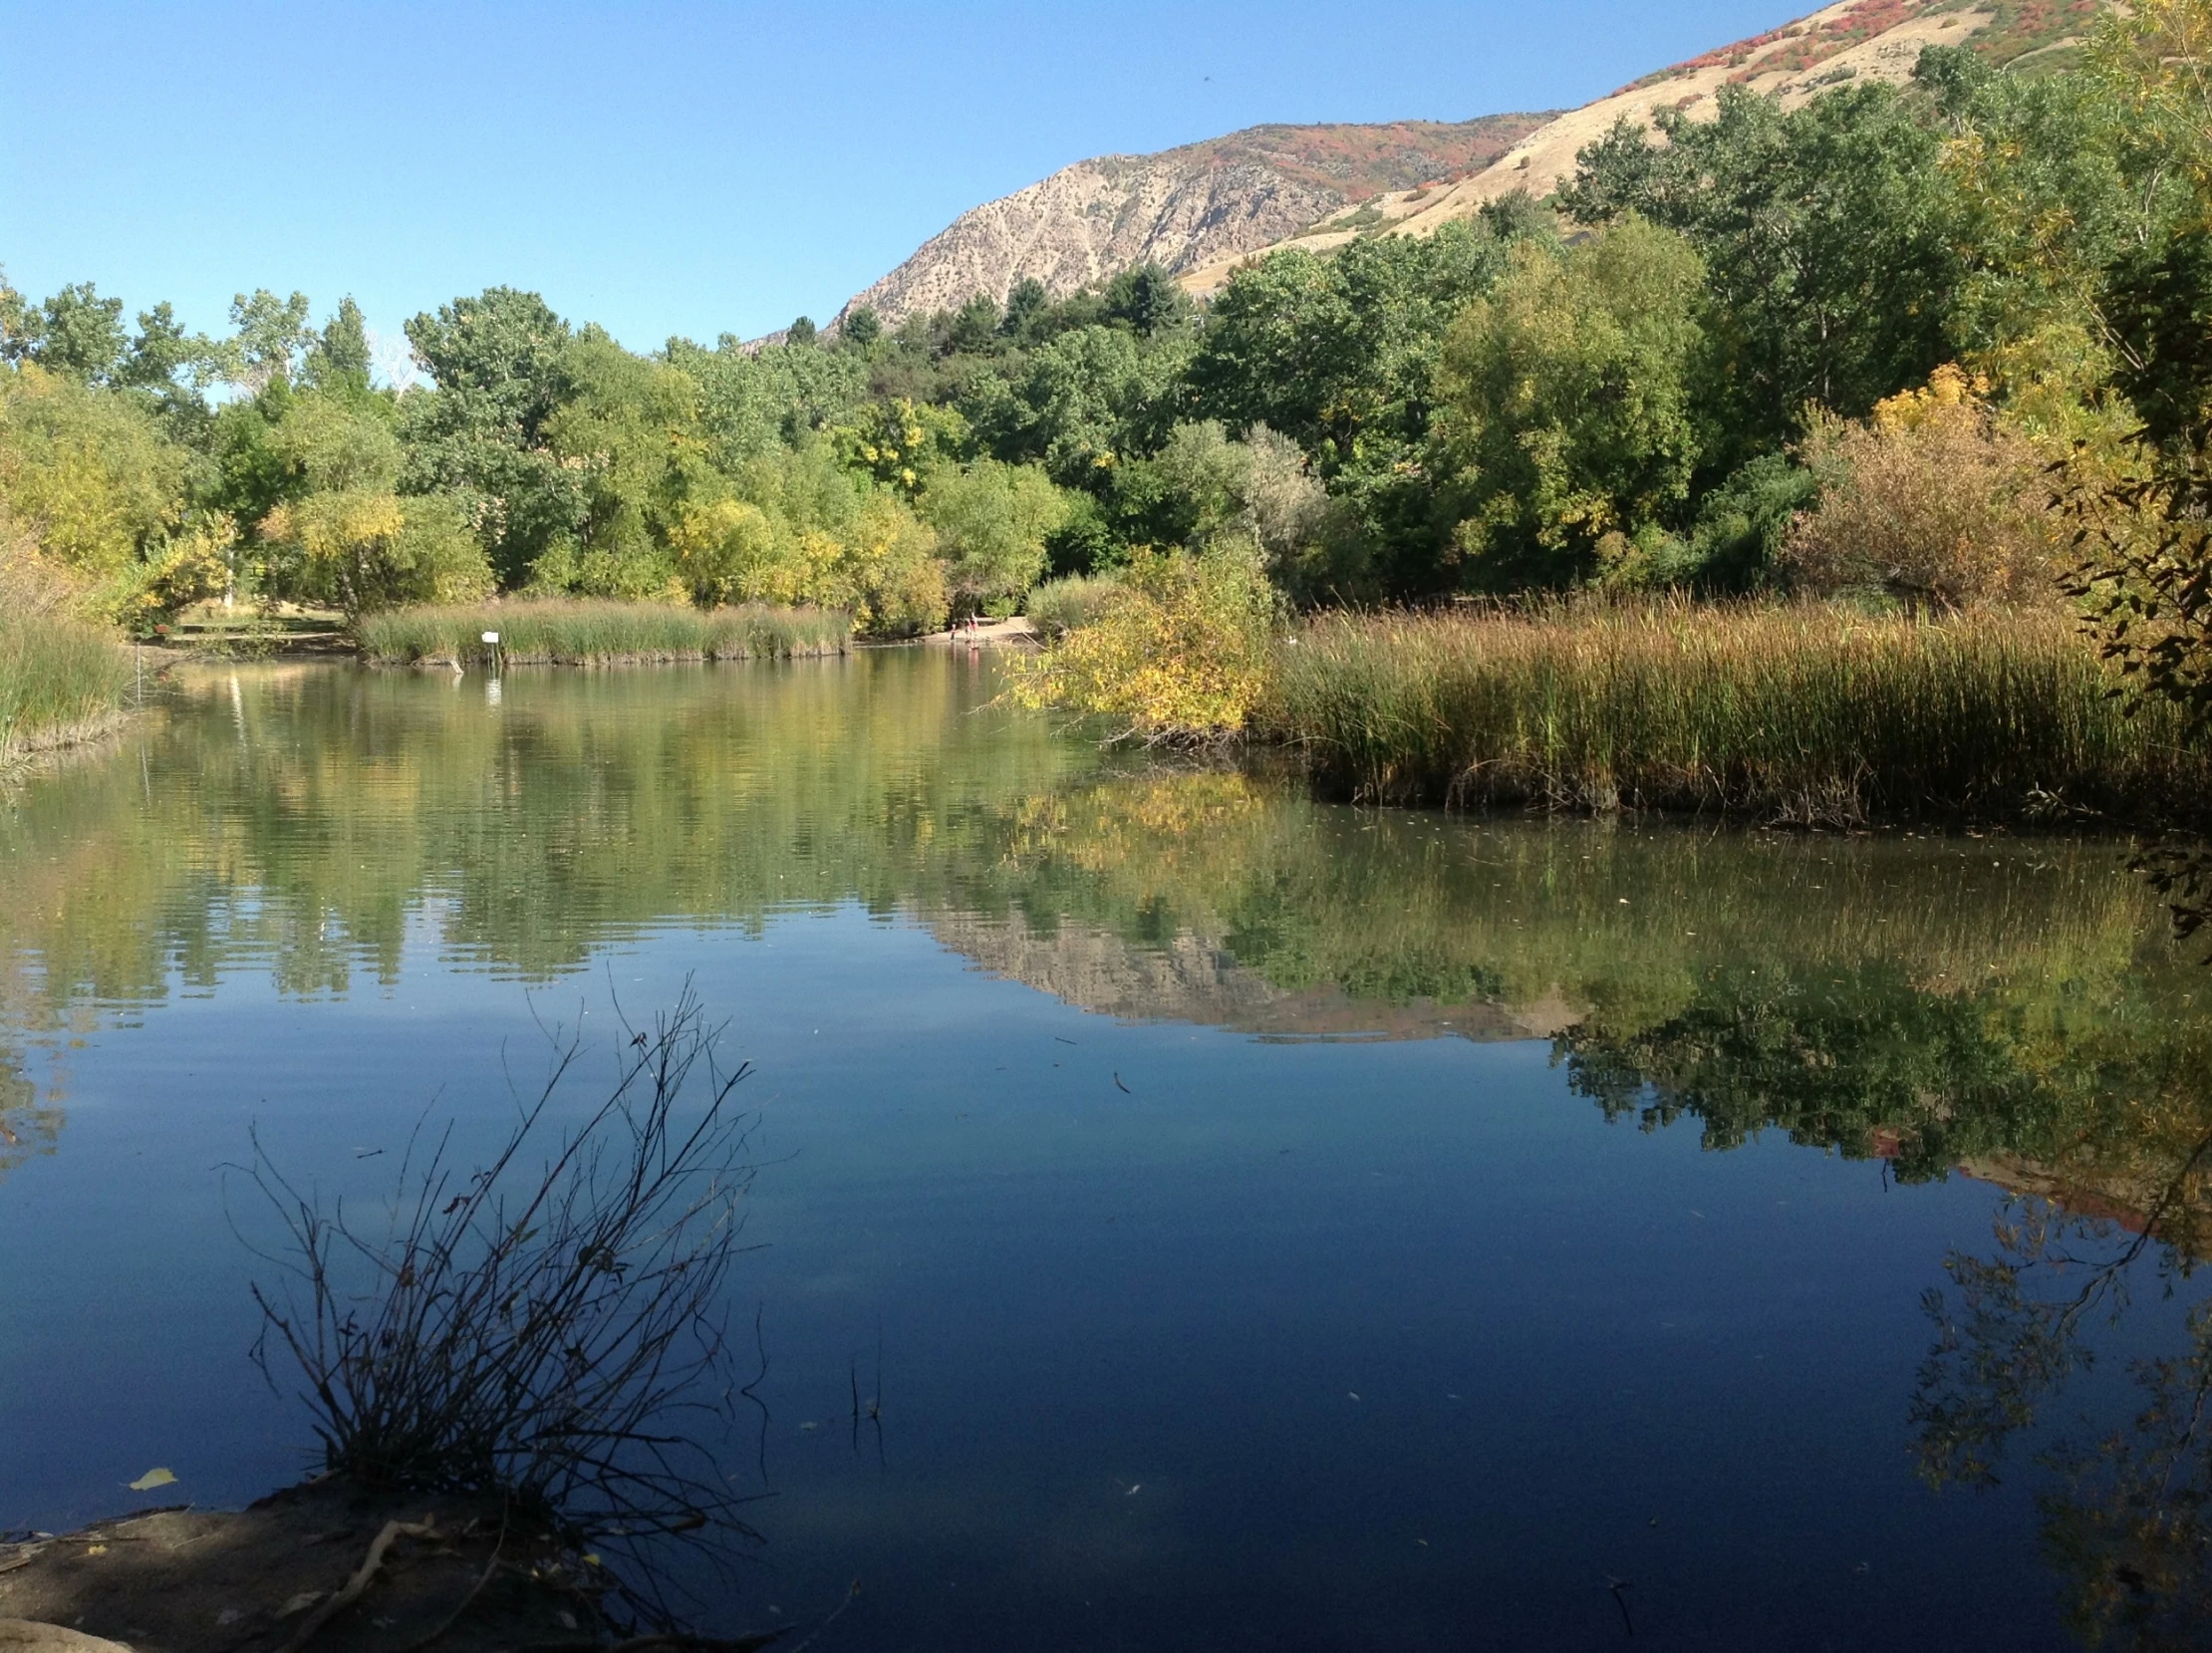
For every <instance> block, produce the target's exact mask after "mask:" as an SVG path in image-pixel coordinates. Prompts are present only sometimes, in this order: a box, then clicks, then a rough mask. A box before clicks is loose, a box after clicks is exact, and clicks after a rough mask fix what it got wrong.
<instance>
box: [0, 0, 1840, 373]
mask: <svg viewBox="0 0 2212 1653" xmlns="http://www.w3.org/2000/svg"><path fill="white" fill-rule="evenodd" d="M1813 3H1816V0H1538V3H1533V4H1531V3H1529V0H1458V3H1456V4H1450V3H1447V4H1421V3H1401V0H1365V3H1359V4H1342V3H1335V4H1325V3H1318V0H1277V3H1274V4H1249V3H1243V4H1239V3H1227V0H1224V3H1218V4H1206V3H1185V4H1159V3H1154V0H1119V3H1117V4H1110V5H1053V6H1021V5H1008V4H1001V5H958V4H952V5H935V6H925V5H871V6H861V5H821V4H816V5H809V6H804V7H801V6H797V5H785V6H774V7H770V6H758V5H735V4H730V5H706V4H691V5H675V4H633V5H615V4H607V5H597V6H564V5H558V4H554V5H548V4H515V5H477V4H470V3H467V0H447V3H444V4H382V5H379V4H361V5H353V6H346V7H338V6H323V5H314V4H298V3H294V4H242V3H232V0H209V3H205V4H199V5H163V4H155V3H143V4H137V5H129V6H123V5H106V4H99V3H95V0H69V3H57V4H37V3H35V0H14V3H13V4H9V5H5V6H0V40H4V41H5V42H6V46H5V51H6V56H7V60H8V72H7V91H6V94H5V96H4V97H0V266H4V267H5V268H6V270H7V273H8V275H9V278H10V279H11V280H12V281H13V282H14V284H15V285H16V286H17V287H19V288H21V289H22V290H23V291H25V292H27V293H30V294H32V295H33V296H40V295H43V294H45V293H47V292H50V291H52V290H53V289H54V288H56V287H58V286H60V285H61V284H62V283H64V282H67V281H78V280H86V279H90V280H94V281H97V282H98V283H99V284H100V287H101V289H102V291H104V292H109V293H117V294H120V295H122V297H123V298H124V299H125V300H126V301H127V302H128V303H129V305H130V307H131V309H132V310H133V311H136V310H138V309H139V308H141V307H143V306H145V305H148V304H150V303H152V302H153V301H154V300H156V299H162V298H166V299H170V300H172V301H173V302H174V303H175V304H176V306H177V309H178V311H179V313H180V315H181V316H182V317H183V319H184V320H185V322H186V323H187V324H188V325H190V326H193V327H200V328H206V329H208V330H210V331H217V330H220V329H222V328H223V327H224V326H225V317H226V311H227V306H228V303H229V299H230V295H231V294H232V293H233V292H235V291H237V290H239V289H241V288H253V287H272V288H275V289H277V290H278V291H279V292H289V291H291V290H292V289H294V288H298V289H301V290H303V291H305V292H306V293H307V294H308V296H309V297H310V298H311V299H313V300H314V301H315V307H316V313H317V315H318V317H320V316H321V315H322V314H324V313H325V312H326V311H327V310H328V309H329V308H330V306H331V305H333V304H335V303H336V301H337V300H338V299H339V297H340V296H341V295H343V294H345V293H348V292H351V293H353V294H354V295H355V296H356V297H357V298H359V300H360V301H361V303H362V305H363V307H364V308H365V309H366V310H367V311H368V313H369V319H370V322H371V324H372V325H373V326H375V327H377V328H379V329H381V330H384V331H386V332H394V331H396V330H397V329H398V327H399V324H400V323H401V322H402V321H403V320H404V319H405V318H406V317H408V316H410V315H412V314H414V313H415V311H417V310H421V309H424V308H426V307H429V306H433V305H435V304H437V303H439V302H440V301H442V300H445V299H448V298H450V297H452V296H453V295H455V294H456V293H465V292H475V291H478V290H480V289H481V288H483V287H486V286H489V285H492V284H495V283H507V284H510V285H514V286H521V287H530V288H535V289H537V290H538V291H540V292H542V293H544V294H545V296H546V297H547V299H548V300H550V301H551V303H552V304H553V305H554V307H555V308H556V309H558V310H560V311H561V312H562V313H564V314H565V315H567V316H569V317H570V318H571V319H574V320H596V321H599V322H601V323H602V324H604V325H605V326H607V327H608V328H609V329H611V330H612V331H613V332H614V333H615V335H616V336H617V337H618V338H620V339H621V340H623V342H624V343H626V344H628V345H630V346H632V347H633V348H636V349H652V348H655V347H657V346H659V345H660V344H661V343H662V342H663V341H664V340H666V339H667V338H668V337H669V336H670V335H671V334H677V333H682V334H689V335H691V336H692V337H695V338H698V339H700V340H711V339H712V338H713V337H714V336H715V335H716V334H718V333H721V332H724V331H730V332H735V333H739V334H742V335H745V336H747V337H750V336H753V335H756V334H759V333H762V332H765V331H767V330H769V329H770V328H774V327H780V326H782V325H783V324H784V323H785V322H787V321H789V320H790V319H791V318H792V317H793V316H795V315H798V314H800V313H802V312H805V313H809V314H811V315H813V316H815V317H816V318H817V319H826V318H827V317H828V316H830V315H831V314H833V313H834V312H835V311H836V309H837V308H838V306H839V305H840V304H842V303H843V302H844V300H845V299H846V298H847V297H848V296H850V295H851V294H852V293H853V292H855V291H857V290H858V289H859V288H861V287H863V286H866V285H867V284H868V283H869V282H870V281H872V280H874V279H875V278H876V277H877V276H879V275H881V274H883V273H884V272H885V271H886V270H888V269H890V268H891V267H892V266H893V265H895V264H897V263H898V262H899V261H900V260H902V259H903V258H905V257H906V256H907V254H908V253H910V252H911V251H913V250H914V248H915V247H916V246H918V245H919V244H920V243H921V242H922V241H923V240H925V239H926V238H927V237H929V236H930V235H932V234H934V233H935V232H936V231H937V230H939V229H941V228H943V227H944V226H945V225H946V224H947V223H948V222H950V221H951V220H952V219H953V218H954V217H955V216H956V215H958V214H959V213H960V212H962V211H964V210H965V209H967V208H968V207H969V206H972V205H974V204H976V203H977V202H979V201H983V200H987V199H989V198H990V197H991V196H994V195H1000V194H1004V193H1005V192H1006V191H1008V190H1011V189H1016V188H1019V187H1020V186H1021V185H1022V184H1025V183H1028V182H1030V181H1032V180H1033V179H1035V178H1038V177H1041V176H1043V175H1044V174H1045V173H1047V172H1049V171H1051V170H1053V169H1054V168H1056V167H1059V166H1064V165H1066V164H1067V163H1068V162H1070V161H1074V160H1079V159H1081V158H1083V157H1084V156H1086V155H1092V154H1099V153H1105V152H1110V151H1114V150H1124V151H1129V150H1146V149H1157V148H1164V147H1167V146H1169V145H1171V144H1175V143H1182V142H1188V141H1190V140H1192V139H1195V138H1209V137H1214V136H1216V135H1218V134H1221V133H1225V132H1230V131H1233V130H1235V129H1236V128H1239V127H1245V126H1250V125H1253V124H1255V123H1257V122H1262V121H1383V120H1393V119H1407V118H1416V119H1431V120H1465V119H1467V118H1469V117H1472V116H1476V115H1487V114H1493V113H1497V112H1500V111H1506V110H1523V109H1546V108H1562V107H1568V106H1571V105H1574V104H1578V103H1583V102H1586V101H1587V100H1589V99H1591V98H1593V97H1597V96H1600V95H1602V94H1604V93H1606V92H1609V91H1611V90H1613V89H1614V88H1616V87H1618V86H1620V85H1621V84H1622V83H1624V82H1626V81H1629V80H1633V79H1634V78H1636V77H1637V76H1638V75H1641V74H1643V73H1645V72H1646V71H1648V70H1652V69H1656V68H1659V67H1661V66H1663V65H1665V64H1667V63H1670V62H1673V61H1676V60H1678V59H1681V58H1684V57H1688V56H1690V55H1692V54H1694V53H1697V52H1700V51H1703V50H1705V49H1707V48H1710V47H1713V46H1717V45H1721V44H1724V43H1726V42H1728V41H1730V40H1733V39H1736V38H1739V37H1740V36H1743V35H1746V34H1750V33H1754V32H1756V31H1758V30H1760V29H1765V28H1771V27H1773V26H1774V25H1776V24H1778V23H1781V22H1783V21H1785V20H1787V19H1788V18H1790V17H1793V16H1795V15H1797V14H1798V13H1799V12H1800V11H1802V10H1805V9H1808V8H1809V5H1810V4H1813Z"/></svg>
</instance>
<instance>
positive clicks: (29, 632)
mask: <svg viewBox="0 0 2212 1653" xmlns="http://www.w3.org/2000/svg"><path fill="white" fill-rule="evenodd" d="M80 596H81V593H79V592H78V591H77V590H76V588H75V587H74V586H73V585H72V584H71V582H70V581H69V580H68V578H67V577H66V576H65V575H63V574H62V573H61V572H60V571H59V570H56V569H54V568H53V567H52V566H51V565H50V564H48V563H46V562H45V561H43V560H42V559H41V558H40V557H38V555H37V554H36V552H35V551H34V550H33V549H32V547H31V545H30V542H29V538H28V536H27V535H23V534H21V533H19V532H18V531H16V530H15V529H13V527H12V525H11V524H10V523H8V522H7V520H6V519H5V518H4V517H0V764H5V763H7V762H9V761H11V760H13V759H14V758H17V757H20V756H21V755H22V754H23V753H25V752H30V751H37V750H39V749H40V748H42V747H46V746H59V745H64V744H67V743H68V742H69V741H71V740H75V739H79V738H81V737H83V736H86V735H90V734H93V733H96V732H97V731H98V730H99V729H101V728H102V727H103V726H104V725H106V724H107V723H109V722H111V721H112V720H114V719H115V718H116V717H117V716H118V715H119V714H120V713H121V711H122V709H123V704H124V699H125V697H126V695H128V693H129V692H130V689H131V683H132V662H131V652H130V651H129V650H128V649H126V648H125V647H124V646H123V643H122V641H121V640H120V639H119V638H117V636H116V634H115V633H114V632H112V631H110V630H108V628H106V627H105V626H100V625H97V624H95V623H93V622H91V621H87V620H83V619H80V618H78V615H77V608H76V605H77V601H78V599H79V597H80Z"/></svg>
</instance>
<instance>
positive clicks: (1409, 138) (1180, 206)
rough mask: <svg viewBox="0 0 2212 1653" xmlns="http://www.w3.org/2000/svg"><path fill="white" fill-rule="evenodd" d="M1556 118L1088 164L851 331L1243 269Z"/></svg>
mask: <svg viewBox="0 0 2212 1653" xmlns="http://www.w3.org/2000/svg"><path fill="white" fill-rule="evenodd" d="M1549 119H1550V118H1549V117H1548V116H1544V115H1493V116H1488V117H1485V118H1484V119H1482V120H1480V121H1464V122H1458V123H1448V122H1439V121H1396V122H1391V123H1389V124H1387V125H1382V126H1313V127H1290V126H1268V127H1252V128H1249V129H1247V130H1245V131H1244V132H1239V133H1232V134H1230V135H1229V136H1228V137H1227V138H1211V139H1209V140H1207V141H1206V142H1203V143H1189V144H1185V145H1184V146H1183V147H1181V148H1178V149H1164V150H1162V151H1161V152H1160V153H1158V154H1149V155H1105V156H1101V157H1100V158H1098V159H1095V160H1081V161H1077V162H1076V163H1075V164H1074V165H1073V166H1068V167H1064V168H1062V169H1061V170H1060V171H1057V172H1054V173H1053V174H1052V175H1051V176H1050V177H1048V178H1045V179H1044V180H1043V181H1042V182H1039V183H1032V184H1030V185H1029V186H1028V187H1027V188H1026V189H1018V190H1016V191H1014V193H1012V194H1011V195H1006V196H1003V197H1001V198H1000V199H998V200H995V201H989V202H986V203H984V204H983V205H981V206H978V207H976V208H974V209H973V210H972V211H969V212H965V213H963V214H961V216H960V217H959V218H957V219H955V220H954V221H953V223H952V224H951V226H950V227H948V228H947V229H945V230H944V231H943V232H941V233H940V234H938V235H936V236H933V237H932V238H931V239H930V240H929V241H928V242H927V243H926V244H925V245H924V246H923V247H922V249H921V250H920V251H919V252H917V253H916V254H915V255H914V256H913V257H912V258H910V259H908V260H907V261H906V262H905V263H904V264H902V265H900V266H899V267H898V268H897V269H896V270H893V271H892V272H891V273H890V274H889V275H887V276H885V277H884V278H883V279H882V280H881V281H879V282H877V283H876V284H875V285H874V286H873V287H870V288H869V289H868V290H867V291H866V292H863V293H860V294H857V295H855V297H854V298H853V300H852V302H851V303H850V304H848V305H847V306H846V307H845V309H844V310H843V311H841V312H840V313H839V320H840V321H842V320H843V319H844V317H845V316H846V315H849V314H851V312H852V311H854V310H856V309H859V308H861V307H863V306H866V307H867V308H869V309H872V310H874V311H875V312H876V314H877V315H878V316H880V317H881V318H882V319H883V320H884V322H885V323H886V324H888V325H890V326H894V327H895V326H897V325H898V324H899V323H900V322H903V321H905V320H906V319H907V318H908V317H910V316H916V315H928V314H930V313H931V312H933V311H937V310H952V309H957V308H959V307H960V306H961V305H963V304H965V303H967V302H968V300H969V299H970V298H972V297H974V296H975V295H976V294H977V293H988V294H990V295H991V296H992V297H993V298H1003V297H1005V295H1006V292H1007V290H1008V289H1009V288H1011V287H1012V286H1013V285H1014V283H1016V282H1017V281H1021V280H1023V279H1025V278H1028V277H1032V276H1033V277H1035V278H1036V279H1037V280H1038V281H1041V282H1043V283H1044V286H1045V289H1046V291H1048V292H1050V293H1051V294H1052V295H1053V296H1054V297H1055V298H1059V297H1064V296H1065V295H1067V294H1069V293H1072V292H1074V291H1075V290H1076V289H1077V288H1079V287H1082V286H1085V285H1087V284H1088V283H1090V282H1094V281H1097V280H1099V279H1101V278H1102V277H1105V276H1110V275H1113V274H1114V273H1115V272H1116V271H1119V270H1124V269H1127V268H1128V267H1129V266H1131V265H1132V264H1141V263H1144V262H1146V261H1147V260H1153V261H1156V262H1158V263H1159V264H1161V265H1163V266H1165V267H1166V268H1167V269H1169V270H1171V271H1174V272H1176V273H1178V274H1180V273H1182V272H1184V271H1187V270H1192V269H1195V268H1197V267H1199V266H1201V265H1204V264H1208V263H1212V262H1218V261H1220V260H1222V259H1225V258H1227V259H1234V258H1237V257H1241V256H1242V255H1244V254H1245V253H1249V252H1252V251H1254V250H1256V249H1258V248H1260V247H1264V246H1268V245H1270V244H1272V243H1274V242H1277V241H1280V240H1283V239H1284V238H1286V237H1288V236H1292V235H1295V234H1297V233H1298V232H1299V231H1301V230H1303V229H1305V228H1307V227H1308V226H1310V225H1311V224H1313V223H1315V222H1316V221H1317V220H1319V219H1321V218H1324V217H1327V216H1328V215H1329V214H1330V213H1332V212H1336V211H1339V210H1341V209H1342V208H1344V207H1346V206H1353V205H1356V204H1357V203H1359V202H1361V201H1364V200H1367V199H1369V198H1371V197H1373V196H1375V195H1378V194H1381V193H1383V192H1385V191H1404V190H1407V189H1411V188H1413V187H1414V186H1416V185H1418V184H1421V183H1424V182H1441V181H1445V180H1449V179H1454V178H1460V177H1465V176H1467V175H1469V174H1470V173H1473V172H1478V171H1481V170H1482V169H1483V168H1485V167H1487V166H1489V165H1490V164H1491V162H1493V161H1494V160H1496V159H1497V158H1498V157H1499V156H1500V155H1502V154H1504V153H1505V152H1506V151H1507V150H1509V149H1511V148H1512V147H1513V146H1514V144H1515V143H1517V142H1519V141H1520V140H1521V138H1525V137H1526V136H1527V135H1528V134H1529V133H1531V132H1533V131H1535V130H1536V129H1537V128H1539V127H1541V126H1542V125H1544V123H1545V122H1546V121H1547V120H1549Z"/></svg>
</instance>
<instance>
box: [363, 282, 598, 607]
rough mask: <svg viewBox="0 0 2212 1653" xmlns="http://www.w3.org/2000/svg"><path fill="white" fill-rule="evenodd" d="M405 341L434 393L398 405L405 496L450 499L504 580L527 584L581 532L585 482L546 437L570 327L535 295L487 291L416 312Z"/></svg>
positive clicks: (562, 388) (564, 391) (562, 392)
mask: <svg viewBox="0 0 2212 1653" xmlns="http://www.w3.org/2000/svg"><path fill="white" fill-rule="evenodd" d="M407 336H408V342H409V343H410V344H411V345H412V346H414V348H415V357H416V359H417V360H418V361H420V362H421V364H422V366H423V367H424V368H425V369H426V370H427V371H428V372H429V374H430V376H431V378H432V379H433V380H434V381H435V382H436V390H435V391H434V392H433V393H432V394H430V395H427V396H410V397H409V398H408V399H407V401H406V403H405V405H404V410H403V411H404V413H405V414H406V418H405V419H404V421H403V435H404V437H405V440H406V443H407V450H408V464H407V469H406V472H405V474H404V475H403V477H402V486H403V489H404V491H406V492H410V493H433V492H436V493H450V494H451V495H453V496H454V498H455V499H456V500H458V501H459V502H460V505H461V508H462V510H463V511H464V513H466V514H467V515H468V516H469V517H470V519H471V520H473V521H474V522H475V523H476V525H477V528H476V531H477V534H478V536H479V537H480V539H481V540H482V542H483V546H484V551H485V554H486V555H487V556H488V557H489V558H490V560H491V565H492V568H493V570H494V571H495V572H496V573H497V575H498V577H499V582H500V584H501V585H502V586H504V587H508V588H513V587H516V586H520V585H523V584H525V583H526V582H527V581H528V580H529V578H530V573H531V570H532V568H533V567H534V566H535V565H536V564H537V562H538V561H539V559H540V558H542V557H544V556H546V555H547V554H548V553H550V552H552V551H554V550H555V549H556V548H560V549H563V550H569V551H572V550H573V549H574V547H575V545H576V543H577V538H578V535H579V533H580V531H581V529H582V526H583V516H584V509H585V500H584V492H583V489H582V487H581V485H580V480H579V478H578V477H577V476H576V474H575V473H574V472H573V471H572V470H568V469H565V468H564V467H563V466H562V463H561V459H560V455H558V454H556V453H555V452H553V450H552V448H551V447H550V445H549V444H548V442H547V440H546V425H547V422H548V421H549V420H550V419H551V418H552V416H553V414H554V413H556V412H557V411H558V410H559V409H560V407H561V406H562V405H563V403H565V402H566V401H567V400H568V397H569V395H570V392H571V385H570V380H569V376H568V373H567V371H566V366H565V364H566V360H567V355H568V348H569V344H570V341H571V338H572V337H573V335H572V334H571V331H570V328H569V325H568V323H566V322H565V321H563V320H562V319H561V318H560V317H559V316H557V315H555V314H554V313H553V311H552V310H551V309H550V308H549V307H548V306H547V305H546V302H545V301H544V300H543V299H542V298H540V297H538V295H537V294H535V293H524V292H518V291H517V290H515V289H514V288H511V287H492V288H487V289H486V290H485V291H484V292H482V293H481V294H479V295H478V296H476V297H475V298H461V299H455V300H454V301H453V302H452V303H451V304H447V305H442V306H440V307H439V309H438V310H437V312H436V314H434V315H432V314H429V313H426V312H425V313H424V314H422V315H418V316H416V317H415V319H414V320H412V321H410V322H409V323H408V324H407Z"/></svg>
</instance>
